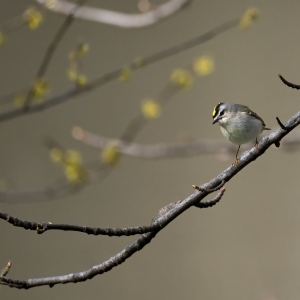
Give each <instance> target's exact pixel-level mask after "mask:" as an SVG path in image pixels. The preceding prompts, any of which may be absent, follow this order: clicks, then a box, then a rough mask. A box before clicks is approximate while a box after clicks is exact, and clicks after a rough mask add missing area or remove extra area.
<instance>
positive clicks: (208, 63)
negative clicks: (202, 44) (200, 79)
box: [193, 56, 215, 76]
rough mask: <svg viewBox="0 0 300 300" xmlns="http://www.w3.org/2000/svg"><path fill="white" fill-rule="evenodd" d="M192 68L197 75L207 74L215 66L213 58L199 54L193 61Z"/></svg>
mask: <svg viewBox="0 0 300 300" xmlns="http://www.w3.org/2000/svg"><path fill="white" fill-rule="evenodd" d="M193 68H194V72H195V73H196V74H197V75H203V76H206V75H209V74H211V73H212V72H213V71H214V68H215V62H214V59H213V58H212V57H210V56H201V57H200V58H198V59H197V60H196V61H195V62H194V65H193Z"/></svg>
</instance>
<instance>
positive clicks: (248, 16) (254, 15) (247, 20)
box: [240, 7, 259, 29]
mask: <svg viewBox="0 0 300 300" xmlns="http://www.w3.org/2000/svg"><path fill="white" fill-rule="evenodd" d="M258 17H259V10H258V9H257V8H255V7H252V8H249V9H248V10H247V11H246V12H245V13H244V15H243V16H242V18H241V20H240V28H242V29H246V28H249V27H250V26H251V25H252V23H253V22H254V21H255V20H257V19H258Z"/></svg>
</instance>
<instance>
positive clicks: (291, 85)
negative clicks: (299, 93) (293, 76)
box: [278, 74, 300, 90]
mask: <svg viewBox="0 0 300 300" xmlns="http://www.w3.org/2000/svg"><path fill="white" fill-rule="evenodd" d="M278 77H279V78H280V79H281V81H282V82H283V83H284V84H285V85H287V86H288V87H290V88H292V89H296V90H300V85H299V84H295V83H292V82H289V81H287V80H286V79H285V78H284V77H283V76H282V75H281V74H278Z"/></svg>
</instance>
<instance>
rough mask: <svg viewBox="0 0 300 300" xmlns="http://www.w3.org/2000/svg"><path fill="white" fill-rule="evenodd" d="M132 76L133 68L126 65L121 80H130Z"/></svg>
mask: <svg viewBox="0 0 300 300" xmlns="http://www.w3.org/2000/svg"><path fill="white" fill-rule="evenodd" d="M131 77H132V73H131V70H130V69H129V68H128V67H126V68H123V70H122V71H121V74H120V77H119V78H120V80H121V81H129V80H130V79H131Z"/></svg>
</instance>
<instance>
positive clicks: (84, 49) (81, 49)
mask: <svg viewBox="0 0 300 300" xmlns="http://www.w3.org/2000/svg"><path fill="white" fill-rule="evenodd" d="M89 49H90V46H89V44H88V43H80V44H79V46H78V48H77V51H76V58H81V57H83V56H84V55H86V54H87V53H88V51H89Z"/></svg>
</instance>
